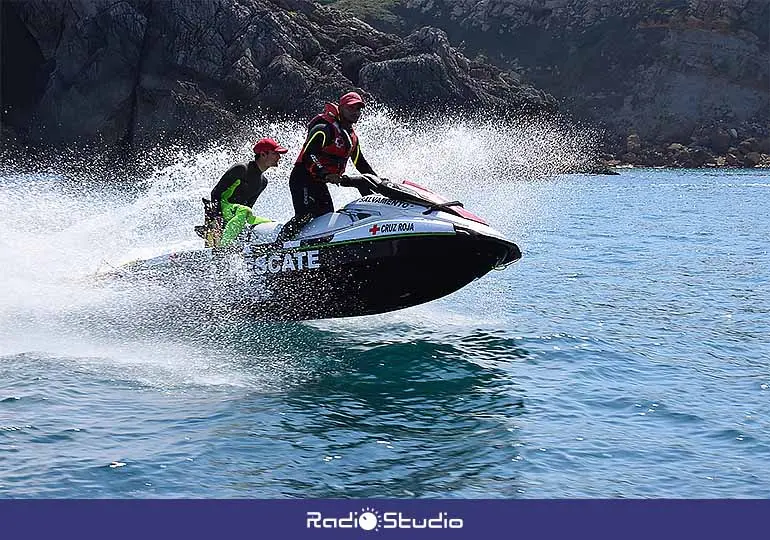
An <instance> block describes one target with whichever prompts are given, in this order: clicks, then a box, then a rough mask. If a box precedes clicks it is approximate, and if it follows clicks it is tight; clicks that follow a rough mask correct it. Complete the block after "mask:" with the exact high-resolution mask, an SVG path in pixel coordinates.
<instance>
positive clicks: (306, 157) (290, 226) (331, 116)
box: [281, 92, 377, 238]
mask: <svg viewBox="0 0 770 540" xmlns="http://www.w3.org/2000/svg"><path fill="white" fill-rule="evenodd" d="M363 107H364V100H363V99H362V98H361V96H360V95H359V94H358V93H356V92H348V93H347V94H345V95H343V96H342V97H341V98H340V100H339V105H336V104H334V103H327V104H326V106H325V108H324V112H323V113H321V114H319V115H317V116H316V117H315V118H313V119H312V120H311V121H310V123H309V124H308V133H307V138H306V139H305V144H304V145H303V148H302V151H301V152H300V154H299V156H298V157H297V161H296V162H295V163H294V168H293V169H292V171H291V176H290V177H289V188H290V190H291V200H292V203H293V204H294V217H293V218H292V219H291V220H290V221H289V223H287V224H286V227H284V231H283V232H282V234H281V236H282V237H284V238H286V237H291V236H292V235H293V233H295V232H296V231H297V230H299V228H301V226H302V224H303V223H306V222H307V221H308V220H309V219H310V218H311V217H318V216H321V215H323V214H326V213H329V212H333V211H334V203H333V202H332V197H331V194H330V193H329V188H328V187H327V184H338V185H339V184H340V182H341V181H342V174H343V173H344V172H345V167H346V166H347V164H348V159H352V161H353V165H354V166H355V167H356V169H358V171H359V172H361V173H364V174H374V175H376V174H377V173H375V172H374V169H372V167H371V165H369V163H368V162H367V161H366V159H365V158H364V155H363V154H362V153H361V147H360V145H359V142H358V135H357V134H356V132H355V130H354V129H353V124H355V123H356V122H358V119H359V118H360V117H361V109H363ZM295 229H296V230H295Z"/></svg>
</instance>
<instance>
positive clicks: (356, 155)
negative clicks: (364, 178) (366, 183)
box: [350, 142, 377, 176]
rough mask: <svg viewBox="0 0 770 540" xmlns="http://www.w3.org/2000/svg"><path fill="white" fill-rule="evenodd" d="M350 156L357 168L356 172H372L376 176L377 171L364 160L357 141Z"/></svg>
mask: <svg viewBox="0 0 770 540" xmlns="http://www.w3.org/2000/svg"><path fill="white" fill-rule="evenodd" d="M350 157H351V159H352V160H353V165H355V167H356V169H358V172H360V173H361V174H373V175H375V176H377V173H376V172H374V169H372V166H371V165H369V162H368V161H366V158H365V157H364V154H362V153H361V145H360V144H359V143H358V142H356V147H355V148H354V149H353V155H352V156H350Z"/></svg>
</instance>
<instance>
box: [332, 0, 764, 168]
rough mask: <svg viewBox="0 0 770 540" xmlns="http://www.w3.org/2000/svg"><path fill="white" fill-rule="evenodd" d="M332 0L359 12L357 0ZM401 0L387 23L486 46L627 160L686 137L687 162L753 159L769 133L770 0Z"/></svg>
mask: <svg viewBox="0 0 770 540" xmlns="http://www.w3.org/2000/svg"><path fill="white" fill-rule="evenodd" d="M334 4H335V5H336V4H340V5H344V6H348V9H350V10H351V11H352V12H355V11H356V8H355V5H356V4H355V2H349V1H347V0H341V1H339V2H334ZM391 4H393V5H394V6H395V8H393V9H392V11H393V13H394V14H396V15H398V16H399V17H400V19H399V23H398V24H395V25H394V23H393V20H392V18H388V19H387V20H386V21H385V23H384V24H383V26H387V27H394V26H395V27H399V28H401V29H403V30H404V31H411V29H412V28H414V27H415V26H417V25H422V24H431V25H435V26H438V27H441V28H443V29H445V30H446V31H447V33H448V35H449V37H450V39H452V40H453V41H454V42H456V43H461V42H462V44H463V47H462V50H463V51H464V52H465V53H466V54H468V55H469V56H475V55H477V54H483V55H484V56H485V57H486V58H488V59H489V60H490V61H491V62H493V63H495V64H497V65H499V66H501V67H503V68H505V69H510V70H513V71H515V72H517V73H519V74H520V75H521V76H522V77H523V78H524V79H525V80H528V81H530V82H532V83H533V84H534V85H536V86H537V87H539V88H543V89H545V90H546V91H548V92H549V93H551V94H553V95H554V96H555V97H556V98H557V99H558V101H559V106H560V110H564V111H566V112H570V113H571V114H573V115H574V116H576V117H579V118H581V119H587V120H588V121H590V122H591V123H593V124H595V125H600V126H602V127H603V128H604V130H605V132H606V134H607V145H608V149H609V150H610V151H612V152H613V153H615V154H617V156H619V157H622V156H625V157H622V159H623V160H624V161H629V162H636V163H641V164H649V165H652V164H656V163H658V162H660V163H666V162H670V159H669V158H670V151H669V150H668V148H669V145H670V144H671V143H672V142H677V143H680V144H683V145H684V147H685V148H686V149H687V150H686V153H687V156H683V157H682V160H683V161H682V162H687V163H700V162H701V161H703V158H704V156H705V154H704V153H703V151H706V152H707V153H708V154H710V155H711V157H712V158H713V162H714V163H715V164H718V163H717V158H716V156H722V157H723V158H725V159H727V160H728V161H730V160H731V159H732V158H729V155H733V156H734V158H735V159H737V160H738V161H739V162H744V161H745V160H744V158H747V156H748V154H750V153H751V152H748V153H744V152H743V151H742V150H741V143H742V141H745V140H748V139H751V138H756V139H758V140H759V141H760V142H762V141H767V138H768V137H770V73H769V71H770V53H769V50H768V40H769V39H770V2H768V1H767V0H689V1H688V0H544V1H532V0H484V1H476V0H398V1H396V2H391ZM367 20H369V22H370V23H371V24H373V25H378V24H379V21H378V20H376V19H374V18H370V19H367ZM629 136H632V137H631V142H630V145H627V137H629ZM634 141H636V142H638V143H639V144H638V145H637V144H636V143H635V142H634ZM762 144H763V145H766V144H767V143H762ZM744 146H745V145H744ZM701 150H703V151H701ZM760 153H761V152H760ZM754 157H755V156H754ZM748 159H749V161H748V162H746V164H747V165H749V164H750V162H751V158H748ZM674 161H675V162H678V161H676V160H674ZM708 162H709V161H708V159H707V160H706V161H704V162H703V163H708ZM672 163H673V162H672Z"/></svg>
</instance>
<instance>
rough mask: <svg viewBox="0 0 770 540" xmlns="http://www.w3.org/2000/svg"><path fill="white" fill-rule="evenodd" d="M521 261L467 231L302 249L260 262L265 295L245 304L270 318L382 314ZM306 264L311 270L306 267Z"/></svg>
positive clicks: (513, 249)
mask: <svg viewBox="0 0 770 540" xmlns="http://www.w3.org/2000/svg"><path fill="white" fill-rule="evenodd" d="M307 248H309V249H307ZM303 250H304V252H303ZM286 257H292V258H293V261H289V262H288V266H289V268H287V270H288V271H278V272H275V273H271V272H270V269H277V268H279V267H281V269H283V268H284V267H285V266H286V265H285V264H283V262H284V261H286V260H287V259H286ZM520 257H521V252H520V251H519V248H518V247H517V246H516V244H513V243H512V242H508V241H505V240H501V239H497V238H490V237H479V236H475V235H472V234H470V233H469V234H463V233H460V234H457V235H446V236H425V237H419V236H417V237H414V236H413V237H405V238H395V239H387V240H385V239H383V240H377V241H371V242H356V243H351V244H345V245H340V246H335V245H327V246H318V248H317V249H316V248H314V247H313V246H305V247H303V248H300V250H297V251H295V252H294V253H293V254H292V252H284V251H281V252H277V253H274V254H272V255H270V256H269V257H266V258H265V259H262V260H261V261H259V264H258V265H257V266H256V268H257V269H258V271H259V272H260V273H262V272H264V273H263V274H262V275H264V276H265V277H266V278H267V279H266V280H265V285H264V286H265V288H266V289H267V290H269V293H270V294H269V296H268V298H267V299H265V298H261V299H259V300H258V301H255V302H254V303H252V304H250V305H248V306H244V307H245V308H246V309H248V310H249V311H250V312H251V313H253V314H254V315H256V316H258V317H264V318H267V319H271V320H276V319H279V320H306V319H325V318H335V317H353V316H360V315H371V314H376V313H385V312H388V311H394V310H397V309H403V308H407V307H411V306H415V305H418V304H422V303H425V302H429V301H431V300H435V299H437V298H441V297H443V296H446V295H448V294H451V293H453V292H455V291H457V290H458V289H460V288H462V287H464V286H465V285H467V284H468V283H470V282H471V281H473V280H475V279H477V278H480V277H481V276H483V275H484V274H486V273H488V272H489V271H490V270H492V269H493V268H495V267H499V266H503V265H507V264H509V263H511V262H514V261H516V260H518V259H519V258H520ZM308 262H311V263H312V265H313V266H315V267H314V268H307V266H308ZM303 263H304V266H305V268H303V269H302V270H298V271H292V268H291V266H292V265H294V266H295V267H296V266H299V265H300V264H303ZM266 268H267V270H266Z"/></svg>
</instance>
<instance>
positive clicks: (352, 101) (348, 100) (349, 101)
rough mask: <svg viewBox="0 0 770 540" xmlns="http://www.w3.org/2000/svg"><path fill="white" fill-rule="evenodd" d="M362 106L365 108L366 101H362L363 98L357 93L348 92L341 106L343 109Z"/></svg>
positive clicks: (342, 99)
mask: <svg viewBox="0 0 770 540" xmlns="http://www.w3.org/2000/svg"><path fill="white" fill-rule="evenodd" d="M359 103H360V104H361V106H362V107H363V106H364V100H363V99H361V96H360V95H358V93H357V92H348V93H347V94H345V95H344V96H342V97H341V98H340V105H341V106H343V107H352V106H353V105H358V104H359Z"/></svg>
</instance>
